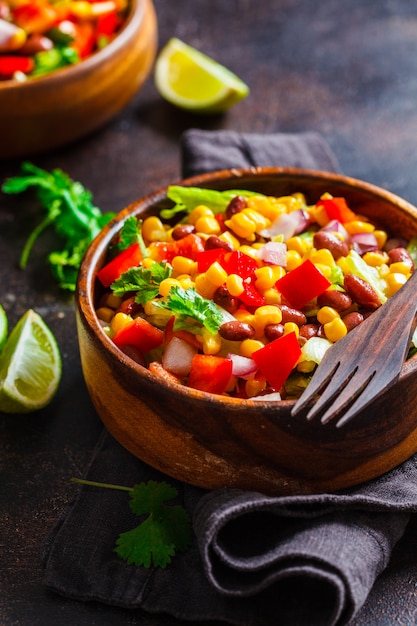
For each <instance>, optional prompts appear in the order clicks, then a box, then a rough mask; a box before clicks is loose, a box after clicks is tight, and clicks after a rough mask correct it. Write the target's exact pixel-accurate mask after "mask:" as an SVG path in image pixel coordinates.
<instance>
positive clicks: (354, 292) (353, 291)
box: [344, 274, 381, 310]
mask: <svg viewBox="0 0 417 626" xmlns="http://www.w3.org/2000/svg"><path fill="white" fill-rule="evenodd" d="M344 286H345V289H346V291H347V292H348V293H349V295H350V296H351V298H352V300H353V301H354V302H357V303H358V304H360V305H361V306H363V307H366V308H367V309H373V310H375V309H377V308H378V307H379V306H381V301H380V299H379V296H378V294H377V292H376V291H375V289H374V288H373V287H372V285H370V284H369V283H368V282H366V280H363V278H360V276H356V275H355V274H347V275H346V276H345V281H344Z"/></svg>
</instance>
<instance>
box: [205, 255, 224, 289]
mask: <svg viewBox="0 0 417 626" xmlns="http://www.w3.org/2000/svg"><path fill="white" fill-rule="evenodd" d="M206 278H207V280H208V281H209V282H210V283H211V284H212V285H214V286H215V287H220V286H221V285H223V283H224V282H226V279H227V272H226V270H225V269H223V267H222V266H221V265H220V263H219V262H218V261H215V262H214V263H212V264H211V265H210V267H209V268H208V270H207V271H206Z"/></svg>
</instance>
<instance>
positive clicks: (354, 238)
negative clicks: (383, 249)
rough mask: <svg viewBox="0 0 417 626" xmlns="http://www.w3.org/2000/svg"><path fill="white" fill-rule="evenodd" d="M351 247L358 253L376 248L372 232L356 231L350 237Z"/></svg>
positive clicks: (376, 244) (376, 243)
mask: <svg viewBox="0 0 417 626" xmlns="http://www.w3.org/2000/svg"><path fill="white" fill-rule="evenodd" d="M350 240H351V243H352V245H353V249H354V250H356V252H357V253H358V254H361V255H362V254H365V253H366V252H373V251H374V250H378V242H377V240H376V237H375V235H374V234H373V233H357V234H356V235H351V237H350Z"/></svg>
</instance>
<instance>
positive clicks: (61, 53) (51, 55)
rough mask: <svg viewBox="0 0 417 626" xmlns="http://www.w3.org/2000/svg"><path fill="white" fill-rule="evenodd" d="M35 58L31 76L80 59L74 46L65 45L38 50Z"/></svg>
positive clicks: (51, 70)
mask: <svg viewBox="0 0 417 626" xmlns="http://www.w3.org/2000/svg"><path fill="white" fill-rule="evenodd" d="M33 58H34V61H35V69H34V70H33V72H31V73H30V76H43V75H45V74H49V73H50V72H53V71H55V70H57V69H59V68H60V67H65V66H67V65H74V64H76V63H79V61H80V56H79V54H78V52H77V51H76V50H74V48H71V47H70V46H65V45H64V46H61V47H60V46H58V47H54V48H52V49H51V50H43V51H42V52H37V53H36V54H35V55H34V57H33Z"/></svg>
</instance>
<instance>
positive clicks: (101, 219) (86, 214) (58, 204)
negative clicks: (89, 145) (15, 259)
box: [2, 162, 114, 291]
mask: <svg viewBox="0 0 417 626" xmlns="http://www.w3.org/2000/svg"><path fill="white" fill-rule="evenodd" d="M22 172H23V173H22V174H21V175H20V176H15V177H12V178H9V179H7V180H6V181H5V182H4V184H3V186H2V191H3V192H4V193H6V194H18V193H23V192H25V191H26V190H28V189H29V188H34V189H35V192H36V196H37V198H38V200H39V202H40V204H41V206H42V207H43V209H44V210H45V211H46V215H45V217H44V218H43V220H42V221H41V222H40V223H39V224H38V225H37V226H36V227H35V228H34V229H33V231H32V232H31V233H30V234H29V236H28V238H27V241H26V244H25V246H24V248H23V251H22V253H21V256H20V262H19V265H20V267H21V268H22V269H24V268H26V267H27V265H28V262H29V256H30V254H31V251H32V248H33V245H34V243H35V241H36V240H37V239H38V237H39V236H40V235H41V233H42V232H43V231H44V230H46V229H47V228H48V227H53V228H54V230H55V233H56V234H57V235H58V238H59V239H60V240H61V242H62V248H61V249H60V250H57V251H53V252H51V253H50V254H49V255H48V261H49V264H50V266H51V270H52V272H53V274H54V276H55V278H56V279H57V281H58V283H59V286H60V287H61V288H62V289H67V290H70V291H74V290H75V283H76V279H77V274H78V269H79V266H80V264H81V261H82V258H83V256H84V253H85V251H86V249H87V247H88V245H89V244H90V243H91V241H92V240H93V239H94V237H95V236H96V235H98V233H99V232H100V230H101V229H102V228H103V226H104V225H105V224H107V222H109V221H110V219H111V218H112V217H113V216H114V213H106V214H103V213H102V212H101V210H100V209H99V208H98V207H96V206H94V204H93V201H92V195H91V193H90V192H89V191H88V190H87V189H85V188H84V186H83V185H82V184H81V183H80V182H77V181H73V180H72V179H71V178H70V177H69V176H68V175H67V174H66V173H65V172H63V171H62V170H60V169H54V170H52V171H51V172H47V171H46V170H43V169H41V168H39V167H36V166H35V165H33V164H32V163H29V162H25V163H23V164H22Z"/></svg>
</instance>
